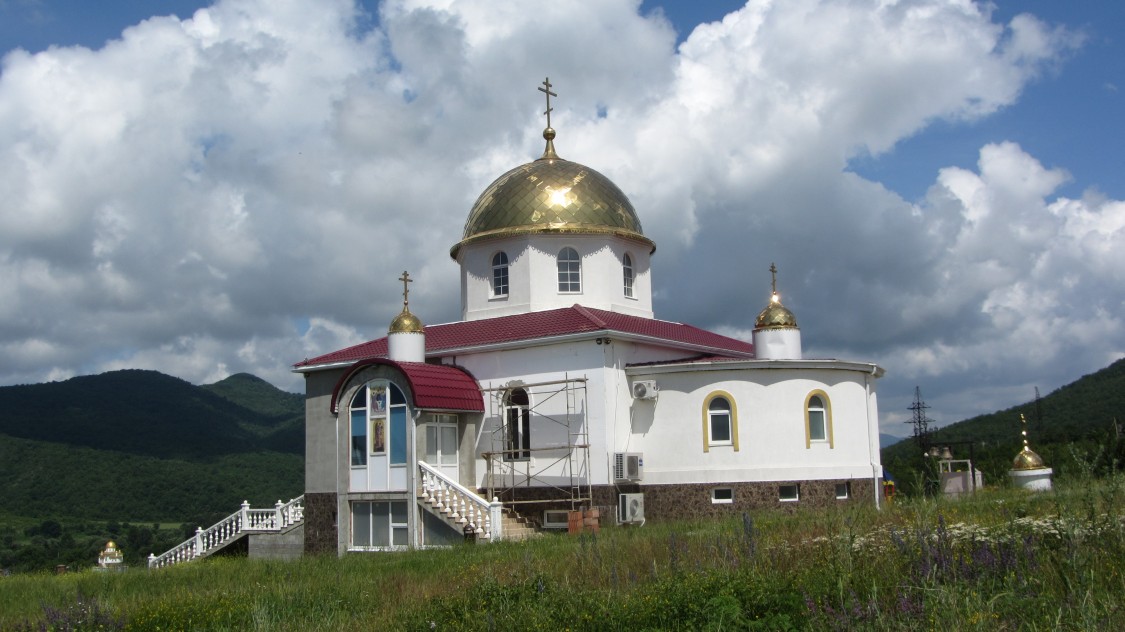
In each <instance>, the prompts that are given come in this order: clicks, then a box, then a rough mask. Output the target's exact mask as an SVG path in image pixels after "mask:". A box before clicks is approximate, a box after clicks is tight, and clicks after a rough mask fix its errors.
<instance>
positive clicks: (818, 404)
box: [809, 395, 824, 408]
mask: <svg viewBox="0 0 1125 632" xmlns="http://www.w3.org/2000/svg"><path fill="white" fill-rule="evenodd" d="M809 408H824V401H823V400H822V399H820V395H813V396H812V397H810V398H809Z"/></svg>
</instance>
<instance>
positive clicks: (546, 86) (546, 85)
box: [539, 77, 559, 128]
mask: <svg viewBox="0 0 1125 632" xmlns="http://www.w3.org/2000/svg"><path fill="white" fill-rule="evenodd" d="M539 91H540V92H542V93H543V94H545V95H546V96H547V110H546V111H544V112H543V113H544V114H546V115H547V127H548V128H550V127H551V110H552V108H551V97H557V96H559V95H557V94H555V93H554V92H551V78H550V77H547V78H545V79H543V87H542V88H539Z"/></svg>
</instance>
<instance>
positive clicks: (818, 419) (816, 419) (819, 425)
mask: <svg viewBox="0 0 1125 632" xmlns="http://www.w3.org/2000/svg"><path fill="white" fill-rule="evenodd" d="M827 439H828V435H827V434H826V433H825V431H824V411H823V410H809V440H810V441H826V440H827Z"/></svg>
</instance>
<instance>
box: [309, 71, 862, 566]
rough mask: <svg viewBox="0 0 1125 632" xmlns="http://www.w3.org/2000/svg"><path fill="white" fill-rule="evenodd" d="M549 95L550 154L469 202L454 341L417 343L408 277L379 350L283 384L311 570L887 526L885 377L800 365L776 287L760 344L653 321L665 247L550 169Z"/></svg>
mask: <svg viewBox="0 0 1125 632" xmlns="http://www.w3.org/2000/svg"><path fill="white" fill-rule="evenodd" d="M551 88H552V86H551V84H550V82H549V81H544V82H543V86H542V87H540V88H539V90H540V91H541V92H543V93H544V94H545V96H546V101H547V110H546V112H545V114H546V115H547V128H546V129H545V130H544V133H543V137H544V140H545V147H544V150H543V153H542V154H541V155H540V156H539V157H538V158H536V159H535V160H532V161H531V162H528V163H526V164H523V165H520V166H518V167H515V168H514V169H511V170H510V171H508V172H507V173H504V174H503V175H501V176H500V177H499V178H497V179H496V180H495V181H494V182H493V183H492V184H491V185H489V186H488V187H487V188H486V189H485V190H484V192H483V193H481V194H480V196H479V197H478V198H477V200H476V202H475V203H474V204H473V205H472V207H471V209H470V210H469V212H468V217H467V219H466V220H465V224H464V231H463V233H462V238H461V240H460V241H459V242H457V243H456V244H453V246H452V248H451V249H450V251H449V254H450V256H451V258H452V259H453V261H454V262H455V263H456V265H457V266H458V267H459V269H460V274H461V314H462V316H461V320H460V321H458V322H453V323H444V324H430V325H426V324H424V320H425V319H424V316H425V315H424V314H422V315H415V314H414V313H412V312H411V311H410V307H409V292H410V284H411V283H413V282H415V281H417V282H420V283H424V282H425V280H424V279H417V280H416V279H413V278H411V277H410V275H409V273H407V272H403V273H402V274H401V276H400V277H399V280H400V281H401V282H402V284H403V294H402V300H401V302H402V311H401V313H400V314H399V315H398V316H397V317H396V318H395V319H394V321H393V322H392V323H391V324H390V326H389V327H388V328H387V330H386V335H385V336H380V337H378V338H375V339H373V340H370V341H368V342H365V343H362V344H359V345H356V346H353V347H348V348H345V349H339V350H334V351H328V352H326V353H324V354H323V355H320V356H318V357H314V358H310V359H306V360H304V361H302V362H299V363H297V364H296V365H295V366H294V370H295V371H296V372H298V373H300V374H302V375H304V377H305V383H306V457H305V462H306V466H305V467H306V476H305V496H304V519H305V527H304V528H305V533H304V549H305V551H306V552H309V553H326V552H335V553H336V554H339V555H343V554H346V553H348V552H352V551H382V550H395V549H401V548H417V547H425V546H430V545H443V544H448V543H450V542H453V541H461V540H463V539H466V538H469V539H475V540H477V541H482V540H487V541H495V540H500V539H519V538H523V537H526V536H527V535H529V534H532V533H535V532H538V531H543V530H550V529H574V528H575V521H574V520H573V517H574V516H575V515H578V516H580V517H582V518H583V521H581V522H579V523H578V525H579V528H582V526H583V525H586V527H587V528H588V527H589V526H590V521H591V517H593V521H594V522H595V523H597V524H598V525H599V526H603V527H608V526H614V525H629V526H640V525H643V524H645V523H646V522H648V521H660V520H670V519H679V518H689V517H701V516H721V515H726V514H730V513H732V512H733V513H740V512H743V511H747V510H752V509H757V508H762V507H769V506H790V507H800V506H827V505H836V504H848V503H869V504H878V503H879V498H880V493H881V489H882V485H881V479H882V475H883V473H882V467H881V465H880V461H879V441H878V427H879V423H878V421H879V420H878V407H877V404H876V395H875V382H876V380H877V379H878V378H879V377H881V376H882V375H883V369H882V368H880V367H879V366H878V365H876V364H873V363H870V362H856V361H849V360H839V359H832V358H806V357H804V354H803V352H802V349H801V334H800V329H799V327H798V325H797V318H796V316H795V315H794V314H793V312H792V311H790V310H789V309H788V308H786V307H785V306H783V305H782V303H781V294H780V293H779V291H778V287H777V285H778V283H777V275H778V270H777V269H776V268H774V267H772V266H771V269H770V273H771V279H770V283H771V285H770V286H769V292H768V293H767V292H766V291H765V287H766V286H765V282H764V281H765V279H764V278H763V283H762V286H763V292H762V296H763V299H765V300H764V301H763V302H764V303H765V307H764V308H763V309H762V311H761V313H760V314H758V316H757V318H756V320H755V321H754V330H753V338H752V340H751V341H746V340H737V339H734V338H729V337H727V336H723V335H721V334H717V333H714V332H710V331H706V330H703V329H700V328H697V327H693V326H691V325H688V324H684V323H677V322H671V321H665V320H660V319H658V318H656V315H655V314H654V313H653V304H652V292H653V287H654V285H655V284H656V283H657V280H655V279H653V278H652V274H651V268H650V261H651V257H653V256H654V254H655V252H656V245H655V244H654V243H653V242H652V240H651V239H649V238H648V237H646V236H645V234H644V231H643V229H642V226H641V220H640V215H641V214H639V213H638V212H637V210H636V209H635V208H634V207H633V205H632V204H631V203H630V201H629V198H628V197H627V196H626V194H625V193H624V192H622V191H621V189H619V188H618V187H617V186H616V185H615V184H614V183H613V182H612V181H610V180H609V179H608V178H607V177H605V176H604V175H602V174H601V173H599V172H597V171H595V170H594V169H592V168H590V167H587V166H585V165H583V164H580V163H577V162H572V161H570V160H566V159H564V158H562V157H561V156H560V155H559V153H558V152H557V150H556V147H555V140H556V132H555V130H554V129H553V128H552V127H551V121H550V114H551V111H552V109H551V97H554V96H557V95H556V94H555V93H554V92H552V91H551ZM564 153H565V152H564ZM386 273H388V274H391V271H386ZM394 273H395V274H397V272H394ZM763 277H764V275H763ZM387 300H396V301H397V300H398V299H397V298H395V299H392V298H390V297H388V298H387ZM748 317H749V316H748Z"/></svg>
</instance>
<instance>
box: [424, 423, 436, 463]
mask: <svg viewBox="0 0 1125 632" xmlns="http://www.w3.org/2000/svg"><path fill="white" fill-rule="evenodd" d="M437 462H438V429H437V428H435V427H434V426H426V463H429V464H431V465H433V464H435V463H437Z"/></svg>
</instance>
